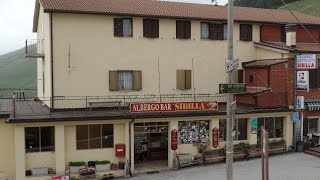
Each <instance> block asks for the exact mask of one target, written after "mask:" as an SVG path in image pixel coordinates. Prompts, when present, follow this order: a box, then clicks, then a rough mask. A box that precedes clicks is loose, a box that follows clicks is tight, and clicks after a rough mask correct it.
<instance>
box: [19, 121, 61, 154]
mask: <svg viewBox="0 0 320 180" xmlns="http://www.w3.org/2000/svg"><path fill="white" fill-rule="evenodd" d="M25 145H26V152H46V151H54V149H55V147H54V127H29V128H25Z"/></svg>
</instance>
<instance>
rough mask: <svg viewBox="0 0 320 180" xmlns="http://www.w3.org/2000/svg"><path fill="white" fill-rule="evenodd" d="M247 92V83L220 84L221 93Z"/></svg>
mask: <svg viewBox="0 0 320 180" xmlns="http://www.w3.org/2000/svg"><path fill="white" fill-rule="evenodd" d="M245 92H246V84H241V83H237V84H219V93H232V94H241V93H245Z"/></svg>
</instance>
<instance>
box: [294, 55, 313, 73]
mask: <svg viewBox="0 0 320 180" xmlns="http://www.w3.org/2000/svg"><path fill="white" fill-rule="evenodd" d="M297 69H317V56H316V54H303V55H299V56H297Z"/></svg>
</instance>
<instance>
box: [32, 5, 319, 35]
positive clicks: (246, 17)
mask: <svg viewBox="0 0 320 180" xmlns="http://www.w3.org/2000/svg"><path fill="white" fill-rule="evenodd" d="M38 1H40V4H41V5H42V6H43V8H44V11H45V12H59V13H79V14H105V15H120V16H126V15H128V16H152V17H164V18H183V19H206V20H223V21H226V20H227V14H228V13H227V12H228V11H227V7H226V6H216V5H212V4H194V3H181V2H168V1H157V0H36V8H35V16H34V27H33V28H34V29H33V30H34V31H36V30H35V28H36V27H37V20H36V19H37V17H38V15H39V5H37V4H39V3H38ZM294 14H295V15H296V16H297V17H298V19H299V20H300V21H301V22H302V23H303V24H310V25H320V18H318V17H315V16H311V15H306V14H302V13H299V12H294ZM234 20H235V21H244V22H263V23H277V24H288V23H297V21H296V19H295V18H294V17H293V16H292V15H291V13H290V12H289V11H286V10H274V9H259V8H249V7H234Z"/></svg>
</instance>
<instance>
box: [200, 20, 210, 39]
mask: <svg viewBox="0 0 320 180" xmlns="http://www.w3.org/2000/svg"><path fill="white" fill-rule="evenodd" d="M208 38H209V24H208V23H201V39H208Z"/></svg>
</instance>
